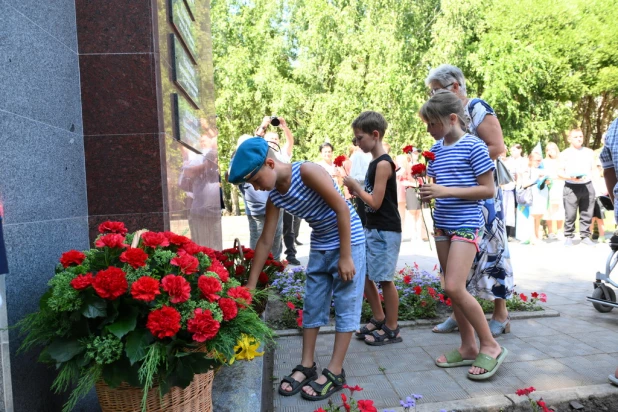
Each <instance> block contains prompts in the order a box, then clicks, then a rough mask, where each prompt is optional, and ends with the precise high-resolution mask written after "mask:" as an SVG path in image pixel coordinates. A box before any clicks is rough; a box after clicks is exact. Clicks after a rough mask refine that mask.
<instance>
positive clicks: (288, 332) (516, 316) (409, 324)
mask: <svg viewBox="0 0 618 412" xmlns="http://www.w3.org/2000/svg"><path fill="white" fill-rule="evenodd" d="M510 316H511V320H523V319H540V318H554V317H559V316H560V312H558V311H556V310H553V309H544V310H539V311H534V312H512V313H511V314H510ZM490 317H491V314H490V315H487V319H489V318H490ZM444 320H445V319H442V318H440V319H418V320H404V321H401V322H399V327H400V328H419V327H420V328H422V327H428V326H433V325H437V324H439V323H442V322H443V321H444ZM333 333H335V327H334V326H324V327H322V328H320V333H319V334H320V335H328V334H333ZM275 335H276V337H277V338H283V337H287V336H300V335H302V330H299V329H280V330H275Z"/></svg>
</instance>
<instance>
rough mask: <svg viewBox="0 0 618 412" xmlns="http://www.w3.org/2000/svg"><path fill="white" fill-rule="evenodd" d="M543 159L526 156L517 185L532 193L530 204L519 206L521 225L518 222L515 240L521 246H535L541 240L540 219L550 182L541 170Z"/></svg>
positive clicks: (544, 211)
mask: <svg viewBox="0 0 618 412" xmlns="http://www.w3.org/2000/svg"><path fill="white" fill-rule="evenodd" d="M542 161H543V157H542V156H541V154H540V153H537V152H532V153H530V156H528V169H526V170H525V171H523V172H522V173H521V174H520V179H519V180H518V182H517V185H518V186H519V187H520V188H522V189H526V188H530V190H531V191H532V203H531V204H530V205H519V206H518V208H517V209H518V213H520V215H518V216H517V217H518V218H520V216H521V225H520V224H519V222H518V226H517V228H518V230H520V232H518V234H517V238H518V239H519V240H521V241H522V243H523V244H532V245H535V244H537V243H538V242H540V241H541V240H543V232H542V228H541V219H542V218H543V216H544V215H545V213H546V212H547V203H548V201H549V187H548V186H550V184H551V183H550V182H551V181H550V180H548V179H547V178H546V176H545V170H544V169H542V168H541V162H542Z"/></svg>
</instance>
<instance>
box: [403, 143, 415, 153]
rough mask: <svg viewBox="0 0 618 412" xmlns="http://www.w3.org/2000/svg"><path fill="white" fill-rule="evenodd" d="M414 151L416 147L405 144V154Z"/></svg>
mask: <svg viewBox="0 0 618 412" xmlns="http://www.w3.org/2000/svg"><path fill="white" fill-rule="evenodd" d="M413 151H414V147H413V146H412V145H407V146H404V148H403V152H404V153H405V154H410V153H412V152H413Z"/></svg>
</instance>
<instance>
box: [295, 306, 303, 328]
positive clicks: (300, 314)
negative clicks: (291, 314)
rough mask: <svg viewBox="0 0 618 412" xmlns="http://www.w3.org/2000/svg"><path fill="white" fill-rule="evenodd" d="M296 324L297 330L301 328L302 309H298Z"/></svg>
mask: <svg viewBox="0 0 618 412" xmlns="http://www.w3.org/2000/svg"><path fill="white" fill-rule="evenodd" d="M296 324H297V325H298V327H299V328H302V327H303V311H302V309H300V310H299V311H298V316H297V317H296Z"/></svg>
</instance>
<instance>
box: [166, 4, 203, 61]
mask: <svg viewBox="0 0 618 412" xmlns="http://www.w3.org/2000/svg"><path fill="white" fill-rule="evenodd" d="M168 1H169V3H168V4H169V17H170V22H171V23H172V26H174V29H176V32H177V33H178V36H179V37H180V40H181V41H182V42H183V43H184V45H185V46H186V47H187V51H188V52H189V56H191V60H193V62H194V63H197V60H196V56H197V41H196V39H195V37H196V36H195V30H196V28H195V27H194V24H193V19H192V18H191V15H190V14H189V10H188V8H187V5H186V4H185V2H184V1H183V0H168Z"/></svg>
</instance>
